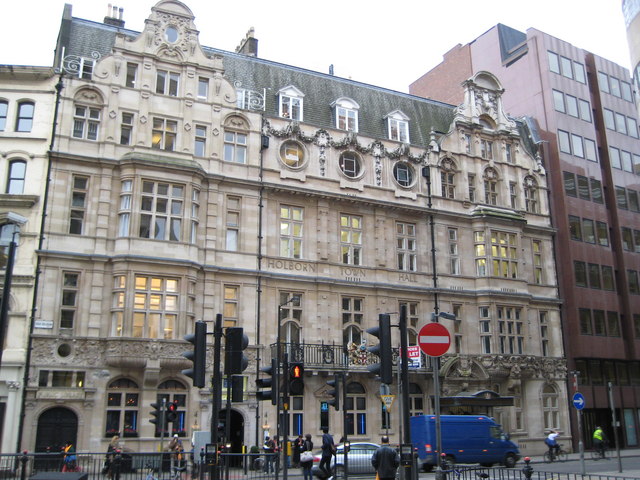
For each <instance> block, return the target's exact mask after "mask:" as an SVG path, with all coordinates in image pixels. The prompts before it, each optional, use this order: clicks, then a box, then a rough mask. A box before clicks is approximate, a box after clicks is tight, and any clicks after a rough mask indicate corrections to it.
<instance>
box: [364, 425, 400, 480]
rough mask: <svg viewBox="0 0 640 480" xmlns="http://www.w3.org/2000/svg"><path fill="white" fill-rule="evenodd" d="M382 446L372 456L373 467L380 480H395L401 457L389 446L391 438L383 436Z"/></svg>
mask: <svg viewBox="0 0 640 480" xmlns="http://www.w3.org/2000/svg"><path fill="white" fill-rule="evenodd" d="M381 443H382V444H381V445H380V446H379V447H378V449H377V450H376V451H375V452H373V455H371V465H373V468H375V470H376V477H377V478H378V479H379V480H394V479H395V478H396V471H397V470H398V466H399V465H400V455H398V452H397V451H396V450H394V449H393V448H391V446H390V445H389V437H388V436H386V435H383V436H382V440H381Z"/></svg>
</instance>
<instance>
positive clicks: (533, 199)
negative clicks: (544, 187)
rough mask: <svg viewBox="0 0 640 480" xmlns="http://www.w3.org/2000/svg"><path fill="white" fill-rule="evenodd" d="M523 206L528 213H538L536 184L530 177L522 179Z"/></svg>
mask: <svg viewBox="0 0 640 480" xmlns="http://www.w3.org/2000/svg"><path fill="white" fill-rule="evenodd" d="M524 204H525V209H526V211H527V212H529V213H538V212H539V207H538V182H536V179H535V178H533V177H532V176H529V175H528V176H526V177H525V179H524Z"/></svg>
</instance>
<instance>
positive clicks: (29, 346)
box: [16, 73, 64, 452]
mask: <svg viewBox="0 0 640 480" xmlns="http://www.w3.org/2000/svg"><path fill="white" fill-rule="evenodd" d="M62 78H63V74H62V73H61V74H60V76H59V79H58V83H56V86H55V89H56V105H55V109H54V111H53V125H52V126H51V142H50V143H49V152H48V155H47V158H48V162H47V177H46V179H45V187H44V195H43V198H42V217H41V220H40V234H39V236H40V238H39V239H38V249H37V250H36V255H37V260H36V268H35V272H34V276H33V278H34V280H33V301H32V302H31V318H30V319H29V335H28V337H27V361H26V362H25V365H24V377H23V379H22V400H21V402H20V403H21V404H20V417H19V419H18V441H17V445H16V452H20V451H21V450H22V449H21V448H20V447H21V445H22V434H23V432H24V417H25V404H26V401H27V384H28V382H29V370H30V368H31V349H32V347H33V338H32V335H33V325H34V323H35V317H36V311H37V310H38V308H37V303H38V286H39V285H40V265H41V263H42V258H41V256H40V252H41V251H42V247H43V245H44V227H45V224H46V221H47V203H48V202H49V188H50V186H51V152H52V151H53V146H54V144H55V140H56V131H57V130H58V113H59V110H60V99H61V96H62V94H61V92H62V89H63V88H64V85H63V84H62Z"/></svg>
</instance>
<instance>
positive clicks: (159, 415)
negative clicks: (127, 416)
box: [149, 402, 166, 430]
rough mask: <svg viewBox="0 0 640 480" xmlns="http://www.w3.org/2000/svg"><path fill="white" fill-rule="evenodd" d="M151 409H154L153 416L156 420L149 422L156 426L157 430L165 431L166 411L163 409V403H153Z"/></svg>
mask: <svg viewBox="0 0 640 480" xmlns="http://www.w3.org/2000/svg"><path fill="white" fill-rule="evenodd" d="M151 408H153V410H151V416H152V417H155V418H151V419H150V420H149V423H153V424H154V425H155V426H156V430H163V428H164V425H165V424H166V422H165V421H164V419H165V416H164V410H163V409H162V403H161V402H155V403H152V404H151Z"/></svg>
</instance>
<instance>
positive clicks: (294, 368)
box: [289, 362, 304, 395]
mask: <svg viewBox="0 0 640 480" xmlns="http://www.w3.org/2000/svg"><path fill="white" fill-rule="evenodd" d="M303 393H304V364H302V363H298V362H296V363H290V364H289V395H302V394H303Z"/></svg>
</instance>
